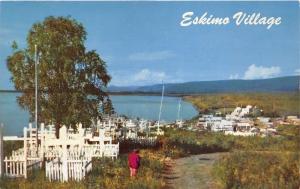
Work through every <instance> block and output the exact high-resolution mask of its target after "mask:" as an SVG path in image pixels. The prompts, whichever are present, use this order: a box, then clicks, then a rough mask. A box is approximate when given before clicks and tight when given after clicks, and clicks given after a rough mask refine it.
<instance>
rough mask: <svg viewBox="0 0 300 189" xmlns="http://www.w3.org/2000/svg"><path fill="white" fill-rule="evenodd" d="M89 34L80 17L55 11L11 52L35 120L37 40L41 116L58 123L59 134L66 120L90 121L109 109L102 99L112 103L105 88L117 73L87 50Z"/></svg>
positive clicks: (13, 70) (19, 86)
mask: <svg viewBox="0 0 300 189" xmlns="http://www.w3.org/2000/svg"><path fill="white" fill-rule="evenodd" d="M86 35H87V34H86V31H85V29H84V27H83V25H82V24H81V23H78V22H77V21H76V20H74V19H72V18H70V17H52V16H50V17H47V18H45V20H44V21H43V22H38V23H35V24H34V25H33V26H32V28H31V29H30V31H29V33H28V35H27V47H26V48H24V49H18V46H17V44H16V43H15V42H14V43H13V46H12V48H13V52H12V54H11V55H10V56H8V57H7V67H8V69H9V71H10V72H11V73H12V78H11V80H12V81H13V82H14V84H15V88H16V89H17V90H20V91H22V95H21V96H20V97H18V98H17V101H18V103H19V105H20V106H21V107H22V108H24V109H27V110H29V112H30V114H31V118H30V119H31V120H33V117H34V110H35V103H34V102H35V95H34V94H35V93H34V89H35V80H34V74H35V71H34V70H35V69H34V66H35V45H37V52H38V53H37V54H38V57H39V65H38V72H37V74H38V104H39V107H38V122H45V123H54V124H55V126H56V136H57V137H58V129H59V128H60V126H61V125H62V124H66V125H74V124H75V123H77V122H82V123H83V124H84V125H86V126H87V125H89V124H90V123H91V120H92V119H96V118H98V117H101V115H102V114H103V111H104V110H103V108H101V106H100V105H101V104H104V103H105V104H107V102H109V103H111V101H110V99H109V96H108V94H107V92H106V91H105V89H106V87H107V84H108V83H109V81H110V79H111V77H110V76H109V75H108V73H107V69H106V63H105V62H104V61H103V60H102V59H101V58H100V56H99V55H98V54H97V53H96V51H94V50H93V51H87V50H86V48H85V45H84V42H85V40H86ZM107 107H108V106H107ZM107 107H106V109H105V111H106V112H107V111H108V110H107ZM111 108H112V105H111Z"/></svg>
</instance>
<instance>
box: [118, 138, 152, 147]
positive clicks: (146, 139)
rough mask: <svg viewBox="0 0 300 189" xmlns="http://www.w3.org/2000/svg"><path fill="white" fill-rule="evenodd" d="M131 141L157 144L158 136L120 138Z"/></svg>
mask: <svg viewBox="0 0 300 189" xmlns="http://www.w3.org/2000/svg"><path fill="white" fill-rule="evenodd" d="M126 140H127V141H130V142H133V143H135V144H140V145H142V146H155V145H156V144H157V136H154V137H144V136H139V137H136V138H130V139H124V138H122V139H120V141H126Z"/></svg>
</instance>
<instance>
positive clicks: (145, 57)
mask: <svg viewBox="0 0 300 189" xmlns="http://www.w3.org/2000/svg"><path fill="white" fill-rule="evenodd" d="M174 56H175V54H174V53H173V52H171V51H155V52H139V53H134V54H131V55H129V57H128V58H129V60H132V61H154V60H165V59H169V58H172V57H174Z"/></svg>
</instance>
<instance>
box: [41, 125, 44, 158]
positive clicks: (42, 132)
mask: <svg viewBox="0 0 300 189" xmlns="http://www.w3.org/2000/svg"><path fill="white" fill-rule="evenodd" d="M41 151H42V154H41V155H42V157H41V158H42V161H44V157H45V156H44V153H45V125H44V123H41Z"/></svg>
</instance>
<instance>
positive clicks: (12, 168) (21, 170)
mask: <svg viewBox="0 0 300 189" xmlns="http://www.w3.org/2000/svg"><path fill="white" fill-rule="evenodd" d="M41 166H42V161H41V160H40V159H39V158H27V160H25V159H24V156H23V157H21V156H19V157H18V156H16V157H14V156H10V157H5V159H4V167H5V170H4V175H5V176H7V177H25V178H26V177H27V171H31V170H33V169H34V168H41Z"/></svg>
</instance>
